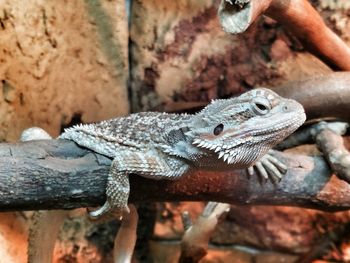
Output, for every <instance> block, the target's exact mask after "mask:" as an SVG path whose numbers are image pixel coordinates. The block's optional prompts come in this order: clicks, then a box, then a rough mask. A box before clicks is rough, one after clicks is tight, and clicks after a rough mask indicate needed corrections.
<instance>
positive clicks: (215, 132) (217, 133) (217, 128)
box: [214, 123, 224, 136]
mask: <svg viewBox="0 0 350 263" xmlns="http://www.w3.org/2000/svg"><path fill="white" fill-rule="evenodd" d="M223 130H224V125H223V124H222V123H220V124H219V125H218V126H216V127H215V128H214V135H216V136H217V135H219V134H220V133H222V131H223Z"/></svg>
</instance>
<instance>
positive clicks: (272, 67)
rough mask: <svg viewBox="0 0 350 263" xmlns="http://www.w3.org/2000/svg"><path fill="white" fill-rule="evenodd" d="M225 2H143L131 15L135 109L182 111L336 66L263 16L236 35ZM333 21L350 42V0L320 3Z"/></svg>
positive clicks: (138, 2)
mask: <svg viewBox="0 0 350 263" xmlns="http://www.w3.org/2000/svg"><path fill="white" fill-rule="evenodd" d="M218 2H219V1H217V0H206V1H195V0H186V1H160V0H135V1H133V7H132V12H131V21H132V23H131V29H130V41H131V50H130V52H131V92H132V98H133V99H132V107H133V110H134V111H139V110H168V111H173V110H178V109H181V108H186V107H191V106H193V105H197V103H199V104H205V103H207V102H208V101H210V100H211V99H214V98H218V97H221V98H222V97H229V96H232V95H235V94H237V93H239V92H242V91H243V90H246V89H250V88H253V87H255V86H274V85H278V84H280V83H283V82H286V81H290V80H295V79H300V78H303V77H306V76H309V75H314V74H323V73H326V72H329V71H330V70H329V68H328V67H327V66H325V65H324V64H323V63H322V62H320V61H319V60H318V59H317V58H315V57H313V56H312V55H310V54H309V53H308V52H306V51H305V50H304V49H303V48H302V46H301V45H300V43H299V42H298V40H297V39H295V37H294V36H292V35H291V34H290V33H289V32H288V31H287V30H285V29H284V28H282V27H281V26H280V25H279V24H277V23H276V22H275V21H273V20H272V19H270V18H267V17H261V18H260V19H259V20H258V21H257V22H256V23H255V24H253V25H252V26H251V27H250V28H249V29H248V30H247V31H246V32H245V33H243V34H240V35H236V36H233V35H228V34H226V33H224V32H223V31H222V30H221V27H220V25H219V21H218V18H217V15H216V13H217V6H218ZM312 3H313V4H314V6H315V8H316V9H317V10H318V11H320V13H321V14H322V16H323V17H324V19H325V21H326V22H327V24H328V25H329V26H330V27H331V28H332V29H333V30H335V32H337V33H338V34H339V35H340V36H341V37H342V38H343V39H345V40H347V41H349V34H350V33H349V23H350V22H349V21H350V20H349V4H348V2H347V1H346V0H342V1H334V0H333V1H332V0H328V1H326V0H318V1H317V0H315V1H312Z"/></svg>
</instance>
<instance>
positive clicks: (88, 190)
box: [0, 140, 350, 211]
mask: <svg viewBox="0 0 350 263" xmlns="http://www.w3.org/2000/svg"><path fill="white" fill-rule="evenodd" d="M279 157H280V158H282V159H283V160H284V162H285V163H286V164H287V165H288V166H289V167H290V169H289V171H288V173H287V174H286V175H285V177H284V178H283V179H282V181H281V182H280V183H275V184H273V183H271V182H267V183H266V184H261V183H260V181H259V180H258V179H257V177H254V178H252V179H251V180H248V179H247V177H246V172H245V170H233V171H231V172H220V173H215V172H204V171H195V172H193V173H191V174H188V175H187V176H185V177H183V178H182V179H180V180H178V181H166V180H160V181H156V180H150V179H145V178H142V177H139V176H136V175H135V176H134V175H131V176H130V179H131V196H130V202H133V203H137V202H145V201H147V202H149V201H185V200H187V201H207V200H212V201H219V202H228V203H232V204H238V205H288V206H299V207H307V208H315V209H320V210H324V211H340V210H345V209H349V208H350V185H349V184H347V183H346V182H344V181H342V180H339V179H337V178H336V177H335V176H331V173H330V170H329V168H328V166H327V164H326V163H325V161H324V160H323V159H322V158H321V157H309V156H305V155H301V154H300V155H294V154H286V153H283V154H280V156H279ZM110 162H111V160H110V159H108V158H106V157H104V156H101V155H98V154H96V153H93V152H91V151H89V150H87V149H82V148H80V147H78V146H77V145H76V144H75V143H73V142H70V141H65V140H45V141H32V142H25V143H16V144H8V143H4V144H0V177H1V179H0V211H10V210H32V209H34V210H38V209H71V208H77V207H87V206H90V207H91V206H97V205H100V204H102V203H103V201H104V198H105V187H106V179H107V174H108V170H109V165H110Z"/></svg>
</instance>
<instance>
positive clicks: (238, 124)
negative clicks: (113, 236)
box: [59, 88, 306, 219]
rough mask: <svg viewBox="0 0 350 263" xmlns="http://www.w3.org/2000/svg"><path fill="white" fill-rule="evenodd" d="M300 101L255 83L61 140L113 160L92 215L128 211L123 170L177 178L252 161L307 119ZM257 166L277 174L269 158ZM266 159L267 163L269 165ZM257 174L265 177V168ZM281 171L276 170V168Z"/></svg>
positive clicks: (81, 129) (73, 131) (75, 131)
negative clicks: (196, 107) (188, 109)
mask: <svg viewBox="0 0 350 263" xmlns="http://www.w3.org/2000/svg"><path fill="white" fill-rule="evenodd" d="M305 118H306V117H305V113H304V109H303V107H302V106H301V105H300V104H299V103H298V102H296V101H294V100H291V99H286V98H282V97H280V96H279V95H277V94H276V93H274V92H273V91H271V90H268V89H264V88H259V89H254V90H251V91H249V92H246V93H244V94H242V95H241V96H239V97H236V98H232V99H226V100H215V101H213V102H212V103H211V104H209V105H208V106H207V107H205V108H204V109H203V110H202V111H200V112H199V113H197V114H195V115H186V114H180V115H179V114H167V113H156V112H145V113H136V114H132V115H130V116H127V117H123V118H117V119H112V120H108V121H103V122H101V123H97V124H88V125H78V126H75V127H72V128H69V129H67V130H66V131H65V132H64V133H63V134H62V135H61V136H60V137H59V138H61V139H68V140H73V141H74V142H76V143H77V144H79V145H81V146H84V147H87V148H89V149H91V150H93V151H95V152H97V153H100V154H103V155H106V156H108V157H111V158H113V162H112V165H111V169H110V173H109V176H108V183H107V189H106V195H107V200H106V202H105V204H104V205H103V206H102V207H100V208H98V209H97V210H95V211H92V212H90V216H91V218H92V219H100V218H103V217H106V216H108V215H109V216H110V215H113V216H121V214H122V213H123V211H124V212H125V211H127V210H128V207H127V202H128V197H129V191H130V186H129V179H128V175H129V174H131V173H135V174H138V175H141V176H144V177H147V178H152V179H170V180H175V179H178V178H180V177H181V176H183V175H185V174H186V173H187V172H188V171H189V170H191V169H206V170H231V169H237V168H248V167H250V166H252V165H254V164H255V163H256V162H257V161H258V160H259V159H260V158H261V157H262V156H263V155H265V154H266V153H267V152H268V151H269V150H270V149H271V148H272V147H273V146H275V145H276V144H278V143H279V142H281V141H282V140H283V139H284V138H286V137H287V136H288V135H290V134H291V133H292V132H293V131H295V130H296V129H297V128H298V127H299V126H300V125H301V124H302V123H303V122H304V121H305ZM263 160H264V161H263V162H262V163H261V162H259V163H257V164H258V169H259V170H260V171H261V166H262V165H265V166H266V170H267V172H270V174H272V175H276V171H277V169H276V168H274V166H276V165H277V167H278V166H279V165H278V162H276V160H273V159H271V158H270V157H267V158H264V159H263ZM266 164H267V165H266ZM266 170H265V172H262V175H263V176H264V177H267V172H266ZM277 175H278V174H277Z"/></svg>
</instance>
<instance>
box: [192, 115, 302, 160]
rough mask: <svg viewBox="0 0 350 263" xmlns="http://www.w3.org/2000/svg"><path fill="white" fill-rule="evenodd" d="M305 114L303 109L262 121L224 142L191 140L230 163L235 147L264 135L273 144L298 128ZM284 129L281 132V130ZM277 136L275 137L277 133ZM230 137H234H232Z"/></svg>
mask: <svg viewBox="0 0 350 263" xmlns="http://www.w3.org/2000/svg"><path fill="white" fill-rule="evenodd" d="M305 119H306V115H305V112H304V110H300V111H299V112H298V113H297V114H295V113H293V116H292V117H289V118H285V120H283V121H280V120H279V121H274V122H272V123H271V122H269V123H266V122H262V124H261V125H258V126H256V127H254V128H253V129H247V130H243V131H241V132H239V133H236V134H234V135H232V136H230V137H228V139H229V138H231V139H229V140H230V141H229V142H228V143H225V141H221V142H220V143H217V142H211V141H207V140H201V139H196V140H194V141H193V144H194V145H196V146H197V147H200V148H202V149H206V150H209V151H214V152H215V153H217V154H218V159H221V158H222V159H223V161H224V162H227V163H228V164H231V163H233V162H234V161H235V157H236V156H237V154H238V151H237V147H239V146H240V145H244V144H245V143H247V142H248V141H252V140H253V138H257V137H259V136H262V137H264V138H263V140H264V142H266V141H269V138H275V139H276V141H275V144H277V143H279V142H280V141H281V140H283V139H284V138H285V137H287V136H288V135H290V134H291V133H293V132H294V131H295V130H296V129H298V128H299V127H300V126H301V125H302V124H303V123H304V121H305ZM283 130H285V132H284V133H283V134H282V133H281V131H283ZM281 134H282V136H278V137H279V138H276V136H277V135H281ZM232 137H233V138H234V139H232Z"/></svg>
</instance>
